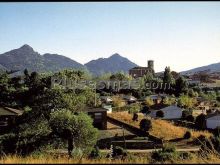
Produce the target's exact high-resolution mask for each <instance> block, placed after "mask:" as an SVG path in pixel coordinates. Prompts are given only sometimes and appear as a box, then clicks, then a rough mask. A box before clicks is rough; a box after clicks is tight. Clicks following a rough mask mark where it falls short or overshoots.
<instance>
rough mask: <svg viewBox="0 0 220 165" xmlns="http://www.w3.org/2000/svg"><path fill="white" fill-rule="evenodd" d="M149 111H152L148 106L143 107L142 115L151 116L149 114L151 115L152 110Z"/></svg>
mask: <svg viewBox="0 0 220 165" xmlns="http://www.w3.org/2000/svg"><path fill="white" fill-rule="evenodd" d="M149 109H150V108H149V107H148V106H147V105H145V106H143V108H142V110H141V112H142V113H145V114H149V113H150V110H149Z"/></svg>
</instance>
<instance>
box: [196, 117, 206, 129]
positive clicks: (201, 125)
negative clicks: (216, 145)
mask: <svg viewBox="0 0 220 165" xmlns="http://www.w3.org/2000/svg"><path fill="white" fill-rule="evenodd" d="M205 119H206V118H205V115H204V114H200V115H199V116H197V117H196V120H195V126H196V128H197V129H200V130H203V129H205V128H206V120H205Z"/></svg>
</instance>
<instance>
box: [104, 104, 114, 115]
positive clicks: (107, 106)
mask: <svg viewBox="0 0 220 165" xmlns="http://www.w3.org/2000/svg"><path fill="white" fill-rule="evenodd" d="M102 108H104V109H107V113H112V105H105V104H102Z"/></svg>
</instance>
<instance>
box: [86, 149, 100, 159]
mask: <svg viewBox="0 0 220 165" xmlns="http://www.w3.org/2000/svg"><path fill="white" fill-rule="evenodd" d="M99 157H100V151H99V148H98V146H95V147H94V148H93V149H92V151H91V153H90V155H89V158H99Z"/></svg>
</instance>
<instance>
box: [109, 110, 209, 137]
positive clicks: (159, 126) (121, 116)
mask: <svg viewBox="0 0 220 165" xmlns="http://www.w3.org/2000/svg"><path fill="white" fill-rule="evenodd" d="M108 115H109V116H110V117H113V118H115V119H118V120H122V121H124V122H126V123H128V124H131V125H133V126H135V127H137V128H139V123H140V121H141V119H143V118H144V116H139V121H137V122H134V121H132V114H129V113H127V112H114V113H111V114H108ZM151 121H152V129H151V130H150V131H149V132H150V133H151V134H152V135H154V136H156V137H159V138H163V139H164V140H170V139H175V138H182V137H183V135H184V134H185V132H186V131H188V130H189V129H188V128H185V127H180V126H175V125H174V124H173V123H171V122H169V121H166V120H160V119H152V120H151ZM191 132H192V138H197V137H198V136H200V135H204V136H206V137H210V136H211V135H212V134H211V133H209V132H208V131H194V130H191Z"/></svg>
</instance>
